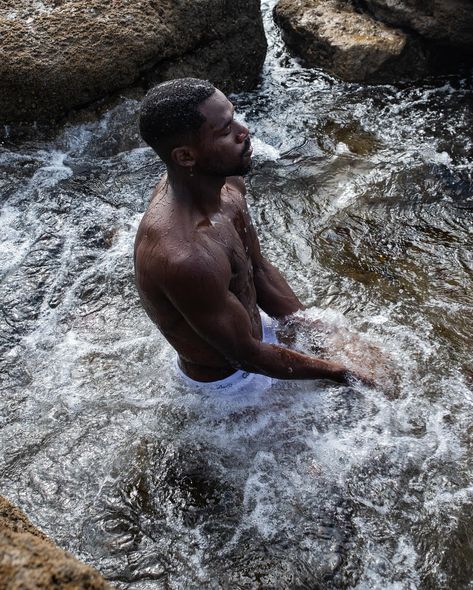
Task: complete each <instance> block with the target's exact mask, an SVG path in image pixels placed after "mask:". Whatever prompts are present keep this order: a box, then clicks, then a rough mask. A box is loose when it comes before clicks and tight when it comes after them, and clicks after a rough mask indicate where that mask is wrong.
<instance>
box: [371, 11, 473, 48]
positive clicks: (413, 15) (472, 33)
mask: <svg viewBox="0 0 473 590" xmlns="http://www.w3.org/2000/svg"><path fill="white" fill-rule="evenodd" d="M363 2H364V5H365V6H366V7H367V8H368V9H369V10H370V12H371V13H372V14H373V15H374V16H375V17H376V18H378V19H379V20H381V21H383V22H385V23H389V24H391V25H393V26H395V27H403V28H408V29H410V30H413V31H416V32H417V33H419V35H421V36H422V37H424V38H425V39H429V40H432V41H435V42H436V43H440V44H443V45H447V46H452V47H458V48H468V49H472V48H473V2H472V0H363Z"/></svg>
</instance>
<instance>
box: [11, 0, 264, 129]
mask: <svg viewBox="0 0 473 590" xmlns="http://www.w3.org/2000/svg"><path fill="white" fill-rule="evenodd" d="M0 39H1V44H0V123H2V124H7V123H11V122H15V121H39V122H43V121H49V120H52V119H59V118H61V117H62V116H63V115H64V114H65V113H67V112H68V111H70V110H71V109H73V108H77V107H81V106H83V105H87V104H89V103H92V102H93V101H96V100H97V99H100V98H102V97H106V96H108V95H110V94H111V93H113V92H114V91H117V90H119V89H122V88H125V87H127V86H130V85H133V84H135V83H137V82H138V81H140V80H143V79H144V80H145V83H149V82H150V81H151V82H157V81H160V80H164V79H168V78H170V77H179V76H185V75H193V76H196V77H203V78H208V79H210V80H211V81H212V82H214V83H215V84H216V85H218V86H220V87H222V89H223V90H224V91H227V92H228V91H238V90H244V89H249V88H251V87H252V86H253V85H254V84H255V83H256V82H257V80H258V76H259V72H260V68H261V66H262V63H263V61H264V57H265V54H266V39H265V36H264V30H263V25H262V18H261V11H260V1H259V0H133V1H131V2H130V1H129V0H38V1H36V2H31V0H3V2H2V3H1V4H0Z"/></svg>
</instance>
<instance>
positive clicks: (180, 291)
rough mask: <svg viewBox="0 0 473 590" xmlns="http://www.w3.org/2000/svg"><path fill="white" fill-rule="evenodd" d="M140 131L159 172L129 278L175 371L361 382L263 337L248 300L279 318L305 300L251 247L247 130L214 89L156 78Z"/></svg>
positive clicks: (196, 376) (200, 377)
mask: <svg viewBox="0 0 473 590" xmlns="http://www.w3.org/2000/svg"><path fill="white" fill-rule="evenodd" d="M140 131H141V135H142V137H143V139H144V140H145V141H146V142H147V143H148V144H149V145H150V146H151V147H152V148H153V149H154V150H155V151H156V153H157V154H158V155H159V156H160V157H161V159H162V160H163V161H164V163H165V164H166V166H167V174H166V175H165V176H164V177H163V178H162V179H161V181H160V182H159V184H158V186H157V187H156V189H155V191H154V194H153V197H152V200H151V202H150V204H149V207H148V209H147V211H146V213H145V215H144V217H143V220H142V221H141V224H140V227H139V229H138V233H137V236H136V242H135V269H136V282H137V286H138V290H139V293H140V296H141V300H142V303H143V306H144V308H145V310H146V312H147V313H148V315H149V316H150V318H151V319H152V320H153V321H154V322H155V324H156V325H157V326H158V328H159V329H160V330H161V332H162V334H163V335H164V336H165V338H166V339H167V340H168V341H169V343H170V344H171V345H172V346H173V347H174V349H175V350H176V351H177V354H178V364H179V367H180V369H181V370H182V372H183V373H184V374H185V375H186V376H187V377H188V378H190V379H192V380H194V381H197V382H202V383H204V382H207V383H208V382H218V381H220V380H224V379H225V378H228V377H229V376H231V375H232V374H235V373H236V372H237V371H238V370H243V371H245V372H247V373H250V374H251V373H259V374H262V375H267V376H269V377H274V378H277V379H331V380H334V381H338V382H341V383H344V382H347V380H349V379H350V378H352V377H355V378H356V377H358V378H360V377H359V376H357V375H355V374H354V373H353V372H350V371H349V370H348V369H347V368H346V367H344V366H342V365H339V364H336V363H333V362H330V361H326V360H321V359H317V358H315V357H312V356H309V355H305V354H301V353H299V352H296V351H293V350H290V349H288V348H285V347H282V346H279V345H277V344H267V343H265V342H263V341H262V324H261V318H260V312H259V309H258V308H261V309H262V310H263V311H265V312H266V313H267V314H268V315H269V316H271V317H272V318H276V319H278V320H282V321H283V320H284V319H285V318H287V317H288V316H290V315H291V314H293V313H294V312H296V311H298V310H301V309H303V307H304V306H303V305H302V303H301V302H300V301H299V299H298V298H297V296H296V295H295V294H294V292H293V291H292V289H291V288H290V286H289V285H288V284H287V282H286V281H285V279H284V278H283V276H282V275H281V274H280V273H279V271H278V270H277V269H276V268H275V267H274V266H273V265H272V264H271V263H270V262H269V261H268V260H266V259H265V258H264V257H263V255H262V254H261V251H260V245H259V242H258V238H257V235H256V232H255V228H254V226H253V224H252V222H251V218H250V215H249V212H248V208H247V204H246V200H245V185H244V182H243V179H242V178H241V177H242V176H243V175H245V174H246V173H248V172H249V170H250V168H251V154H252V147H251V141H250V136H249V133H248V129H247V128H246V127H245V126H244V125H242V124H241V123H239V122H237V121H236V120H235V119H234V107H233V105H232V103H231V102H230V101H229V100H228V99H227V98H226V97H225V95H224V94H222V92H220V91H219V90H217V89H216V88H215V87H214V86H212V85H211V84H210V83H209V82H205V81H203V80H197V79H193V78H185V79H182V80H173V81H171V82H165V83H163V84H160V85H158V86H156V87H154V88H153V89H152V90H151V91H150V92H149V93H148V94H147V96H146V97H145V99H144V101H143V104H142V108H141V114H140ZM247 373H246V374H247Z"/></svg>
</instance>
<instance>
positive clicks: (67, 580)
mask: <svg viewBox="0 0 473 590" xmlns="http://www.w3.org/2000/svg"><path fill="white" fill-rule="evenodd" d="M21 589H28V590H113V587H112V586H111V585H110V584H108V583H107V582H106V581H105V580H104V579H103V578H102V576H100V574H98V573H97V572H96V571H95V570H93V569H92V568H91V567H89V566H87V565H85V564H83V563H81V562H80V561H78V560H77V559H75V558H74V557H72V555H69V554H68V553H66V552H65V551H63V550H62V549H59V548H58V547H56V546H55V545H54V543H53V542H52V541H51V540H50V539H48V537H46V535H45V534H44V533H42V532H41V531H39V530H38V529H37V528H36V527H35V526H33V524H31V522H30V521H29V520H28V518H27V517H26V516H25V515H24V514H23V512H21V510H19V509H18V508H16V507H15V506H13V505H12V504H10V502H8V500H6V499H5V498H2V497H1V496H0V590H21Z"/></svg>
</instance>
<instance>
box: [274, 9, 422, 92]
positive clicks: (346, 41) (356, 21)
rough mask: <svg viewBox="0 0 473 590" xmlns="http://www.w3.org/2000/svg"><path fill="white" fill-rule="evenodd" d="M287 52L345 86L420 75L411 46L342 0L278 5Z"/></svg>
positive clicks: (404, 37) (412, 42) (406, 39)
mask: <svg viewBox="0 0 473 590" xmlns="http://www.w3.org/2000/svg"><path fill="white" fill-rule="evenodd" d="M274 17H275V20H276V22H277V23H278V24H279V25H280V27H281V30H282V35H283V39H284V41H285V42H286V44H287V45H288V47H289V48H290V49H291V50H292V51H293V52H294V53H296V54H297V55H298V56H300V57H302V58H303V60H304V61H305V63H306V65H309V66H317V67H321V68H323V69H325V70H327V71H328V72H330V73H332V74H334V75H336V76H338V77H340V78H342V79H343V80H347V81H356V82H391V81H394V80H397V79H399V78H403V77H406V76H407V75H412V74H414V75H415V74H417V73H420V72H421V71H422V70H423V67H424V64H425V55H424V52H423V50H422V48H421V47H420V46H419V44H418V43H416V42H415V40H413V39H411V38H410V37H409V36H408V35H406V34H405V33H404V32H402V31H401V30H398V29H394V28H392V27H388V26H386V25H384V24H383V23H381V22H379V21H377V20H375V19H374V18H372V17H371V16H369V15H367V14H360V13H358V12H357V11H355V9H354V8H353V7H352V5H351V4H350V3H349V2H344V1H342V0H280V2H278V4H277V5H276V7H275V9H274Z"/></svg>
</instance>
